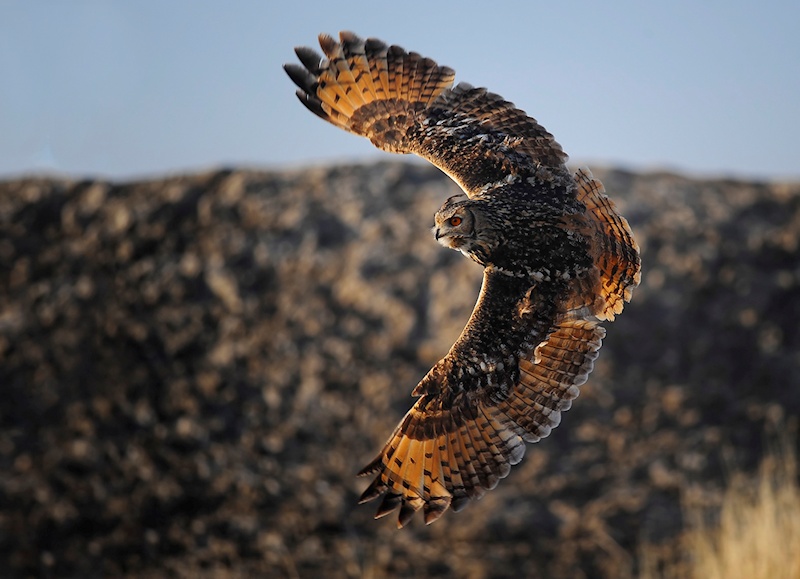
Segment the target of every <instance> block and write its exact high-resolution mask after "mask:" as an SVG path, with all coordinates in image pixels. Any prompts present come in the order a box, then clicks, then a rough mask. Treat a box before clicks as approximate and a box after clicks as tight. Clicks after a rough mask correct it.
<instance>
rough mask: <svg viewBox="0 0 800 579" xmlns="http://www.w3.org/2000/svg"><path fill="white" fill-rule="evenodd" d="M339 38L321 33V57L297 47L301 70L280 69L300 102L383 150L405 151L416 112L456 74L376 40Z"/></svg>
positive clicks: (348, 35)
mask: <svg viewBox="0 0 800 579" xmlns="http://www.w3.org/2000/svg"><path fill="white" fill-rule="evenodd" d="M339 39H340V41H339V42H336V41H335V40H334V39H333V38H332V37H331V36H328V35H327V34H321V35H320V37H319V44H320V46H321V47H322V50H323V52H324V53H325V57H323V56H322V55H320V54H318V53H317V52H316V51H314V50H312V49H311V48H308V47H298V48H296V49H295V52H296V53H297V56H298V58H299V59H300V61H301V62H302V63H303V66H299V65H296V64H286V65H284V70H286V72H287V74H288V75H289V77H290V78H291V79H292V81H293V82H294V83H295V84H296V85H297V86H298V87H299V88H300V90H298V91H297V96H298V98H299V99H300V102H302V103H303V104H304V105H305V106H306V107H307V108H308V109H309V110H310V111H311V112H313V113H314V114H316V115H318V116H319V117H321V118H323V119H325V120H326V121H328V122H330V123H333V124H334V125H336V126H338V127H340V128H342V129H344V130H346V131H349V132H351V133H355V134H357V135H361V136H364V137H367V138H369V139H370V140H371V141H372V142H373V144H375V146H377V147H379V148H381V149H384V150H387V151H390V152H396V153H404V152H408V150H409V149H408V145H407V143H405V142H404V139H405V129H406V128H407V127H409V126H411V125H412V118H413V116H414V115H415V112H416V111H419V110H422V109H424V108H425V107H427V106H429V105H430V103H432V102H433V101H434V100H435V99H436V98H437V97H438V96H439V95H440V94H441V93H442V92H443V91H445V90H447V89H448V88H449V87H451V86H452V84H453V80H454V78H455V72H454V71H453V69H451V68H448V67H446V66H439V65H437V64H436V63H435V62H434V61H433V60H431V59H429V58H423V57H422V56H420V55H419V54H417V53H415V52H406V51H405V50H403V49H402V48H400V47H399V46H387V45H386V44H384V43H383V42H381V41H380V40H377V39H374V38H370V39H367V40H362V39H361V38H359V37H358V36H356V35H355V34H353V33H352V32H340V33H339Z"/></svg>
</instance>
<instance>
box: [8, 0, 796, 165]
mask: <svg viewBox="0 0 800 579" xmlns="http://www.w3.org/2000/svg"><path fill="white" fill-rule="evenodd" d="M489 5H490V3H489V2H486V1H481V2H473V1H469V0H463V1H460V2H438V3H435V2H432V1H427V2H420V1H417V0H403V1H398V2H383V3H382V2H376V1H374V0H373V1H372V2H357V1H349V2H340V3H338V4H337V3H336V2H331V1H328V2H321V1H318V0H305V1H303V2H293V3H284V2H270V1H267V0H262V1H258V2H256V1H229V2H222V1H218V2H206V1H202V0H192V1H183V0H173V1H169V2H164V1H152V0H137V1H114V0H105V1H99V0H98V1H78V0H75V1H68V0H61V1H56V0H49V1H43V0H0V177H9V176H15V175H19V174H23V173H32V172H42V171H44V172H57V173H67V174H71V175H75V176H87V175H93V176H104V177H110V178H115V179H129V178H136V177H145V176H153V175H163V174H166V173H174V172H185V171H195V170H205V169H209V168H213V167H219V166H246V167H254V168H267V169H273V168H280V167H297V166H300V165H303V164H306V163H315V164H318V163H326V164H329V163H335V162H340V161H353V160H365V161H369V160H375V159H379V158H384V159H385V158H389V155H388V154H387V153H382V152H379V151H377V150H375V149H373V147H372V145H370V144H369V142H368V141H366V140H365V139H359V138H357V137H355V136H353V135H348V134H346V133H344V132H343V131H340V130H338V129H336V128H334V127H333V126H331V125H328V124H327V123H324V122H322V121H320V120H319V119H317V118H315V117H314V116H313V115H311V114H309V113H308V112H307V111H306V110H305V109H304V108H303V107H302V106H301V105H300V104H299V103H298V102H297V100H296V98H295V96H294V86H293V85H292V84H291V82H290V81H289V79H288V78H287V77H286V76H285V74H284V73H283V71H282V70H281V64H282V63H284V62H287V61H294V54H293V52H292V48H293V47H294V46H296V45H298V44H308V45H316V36H317V34H318V33H319V32H329V33H336V32H337V31H339V30H342V29H349V30H353V31H354V32H356V33H357V34H359V35H361V36H375V37H379V38H382V39H383V40H385V41H387V42H389V43H393V44H399V45H401V46H403V47H404V48H406V49H408V50H414V51H417V52H420V53H421V54H423V55H424V56H430V57H432V58H434V59H435V60H437V61H438V62H440V63H441V64H446V65H449V66H451V67H453V68H454V69H455V70H456V73H457V74H456V80H457V81H460V80H463V81H467V82H470V83H471V84H473V85H476V86H486V87H488V88H489V89H490V90H492V91H494V92H497V93H499V94H501V95H502V96H503V97H505V98H506V99H508V100H511V101H513V102H514V103H516V105H517V106H519V107H520V108H522V109H524V110H526V111H527V112H528V113H529V114H530V115H532V116H534V117H535V118H537V119H538V120H539V121H540V122H541V123H542V124H543V125H544V126H545V127H546V128H547V129H548V130H550V131H551V132H552V133H553V134H554V135H555V136H556V139H557V140H558V141H559V142H560V143H561V144H562V146H563V147H564V149H565V150H566V151H567V152H568V153H569V154H570V156H571V158H572V160H573V161H575V162H582V163H583V162H587V163H594V164H605V165H608V164H612V165H622V166H625V167H629V168H633V169H653V168H666V169H672V170H678V171H684V172H688V173H692V174H700V175H720V174H724V175H732V176H744V177H758V178H772V179H780V178H800V145H798V135H800V34H798V32H797V26H798V23H800V2H797V0H792V1H788V0H786V1H770V0H766V1H762V2H754V1H753V2H744V1H739V0H728V1H715V0H712V1H708V2H703V3H701V2H683V1H671V2H658V3H656V2H644V1H638V2H633V1H631V2H572V1H568V0H567V1H563V2H554V1H552V0H549V1H547V2H540V1H537V0H531V1H527V2H502V1H498V2H494V3H491V6H492V7H491V8H489V7H488V6H489ZM378 6H386V7H385V8H378Z"/></svg>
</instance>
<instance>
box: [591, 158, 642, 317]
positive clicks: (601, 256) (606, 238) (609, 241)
mask: <svg viewBox="0 0 800 579" xmlns="http://www.w3.org/2000/svg"><path fill="white" fill-rule="evenodd" d="M575 181H576V183H577V185H578V191H577V195H578V199H579V200H580V201H581V202H583V204H584V205H586V211H587V214H588V215H589V216H590V222H589V223H588V227H587V229H588V230H587V231H585V233H586V234H587V238H588V239H590V240H592V241H593V244H592V247H591V251H592V253H593V254H594V255H593V257H594V260H595V265H596V266H597V268H598V269H599V272H600V282H601V284H600V285H601V287H600V295H601V298H602V300H601V304H600V305H599V306H598V307H595V310H596V311H594V312H592V313H594V314H595V315H596V316H597V317H598V318H599V319H601V320H609V321H611V320H613V319H614V316H616V315H617V314H619V313H621V312H622V309H623V307H624V305H625V302H629V301H631V295H632V293H633V289H634V288H635V287H636V286H638V285H639V282H640V281H641V260H640V258H639V246H638V244H637V243H636V240H635V239H634V238H633V233H632V232H631V228H630V225H628V221H627V220H626V219H625V218H624V217H623V216H622V215H620V214H619V212H618V211H617V208H616V206H615V205H614V202H613V201H612V200H611V199H609V198H608V196H606V194H605V188H604V187H603V184H602V183H601V182H600V181H598V180H597V179H594V178H593V177H592V172H591V171H589V169H586V168H582V169H579V170H578V171H577V172H576V173H575Z"/></svg>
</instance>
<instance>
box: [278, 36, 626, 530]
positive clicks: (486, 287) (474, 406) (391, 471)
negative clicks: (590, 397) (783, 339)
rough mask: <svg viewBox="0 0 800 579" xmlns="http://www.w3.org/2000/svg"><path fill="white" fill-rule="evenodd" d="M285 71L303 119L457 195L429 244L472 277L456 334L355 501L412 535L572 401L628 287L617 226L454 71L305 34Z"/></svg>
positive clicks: (498, 474) (505, 108) (616, 218)
mask: <svg viewBox="0 0 800 579" xmlns="http://www.w3.org/2000/svg"><path fill="white" fill-rule="evenodd" d="M319 43H320V47H321V49H322V52H323V54H319V53H318V52H316V51H315V50H313V49H311V48H306V47H301V48H297V49H295V52H296V54H297V56H298V58H299V60H300V63H301V64H300V65H297V64H287V65H285V67H284V68H285V70H286V72H287V74H288V75H289V77H290V78H291V79H292V81H293V82H294V83H295V84H296V85H297V86H298V89H299V90H298V91H297V96H298V98H299V99H300V101H301V102H302V103H303V104H304V105H305V106H306V107H307V108H308V109H309V110H310V111H311V112H313V113H314V114H315V115H317V116H319V117H321V118H322V119H324V120H326V121H328V122H330V123H331V124H333V125H335V126H337V127H339V128H341V129H344V130H346V131H348V132H351V133H354V134H356V135H360V136H363V137H366V138H368V139H370V141H372V143H373V144H375V145H376V146H377V147H379V148H381V149H383V150H386V151H390V152H395V153H413V154H417V155H419V156H421V157H423V158H425V159H427V160H429V161H430V162H431V163H433V164H434V165H436V166H437V167H439V168H440V169H442V170H443V171H444V172H445V173H447V174H448V175H449V176H450V177H451V178H452V179H453V180H454V181H455V182H456V183H458V184H459V186H461V188H462V189H463V190H464V192H465V193H466V196H456V197H452V198H450V199H448V200H447V201H446V202H445V203H444V205H443V206H442V207H441V208H440V210H439V211H438V212H437V213H436V215H435V216H434V222H435V225H434V232H435V237H436V239H437V240H438V241H439V242H440V243H442V245H445V246H446V247H449V248H452V249H457V250H459V251H461V252H462V253H464V254H465V255H467V256H468V257H470V258H472V259H473V260H474V261H476V262H478V263H480V264H481V265H483V266H484V282H483V286H482V288H481V293H480V295H479V297H478V301H477V303H476V305H475V308H474V310H473V312H472V315H471V317H470V319H469V321H468V322H467V324H466V326H465V328H464V330H463V332H462V333H461V336H459V338H458V339H457V340H456V342H455V343H454V344H453V346H452V347H451V349H450V351H449V352H448V353H447V354H446V355H445V356H444V357H443V358H442V359H441V360H440V361H439V362H438V363H437V364H435V365H434V366H433V368H431V370H430V371H429V372H428V373H427V374H426V376H425V377H423V379H422V380H421V381H420V382H419V384H418V385H417V386H416V388H415V389H414V391H413V392H412V394H413V395H414V396H417V397H418V399H417V401H416V403H415V404H414V405H413V407H412V408H411V409H410V410H409V411H408V413H407V414H406V415H405V417H404V418H403V420H402V421H401V422H400V423H399V424H398V426H397V428H396V429H395V431H394V432H393V434H392V435H391V436H390V437H389V440H388V441H387V442H386V444H385V445H384V447H383V449H382V450H381V452H380V453H379V454H378V456H376V457H375V459H374V460H372V462H370V463H369V464H368V465H367V466H366V467H365V468H364V469H363V470H362V471H361V473H360V474H362V475H371V476H372V477H373V479H372V482H371V483H370V484H369V485H368V486H367V488H366V489H365V491H364V493H363V495H362V496H361V502H366V501H372V500H378V499H380V502H379V505H378V509H377V512H376V518H378V517H383V516H386V515H388V514H389V513H392V512H394V511H399V513H398V519H397V524H398V526H399V527H402V526H404V525H406V524H407V523H408V522H409V521H410V520H411V519H412V518H413V516H414V514H415V513H416V512H418V511H422V512H423V515H424V520H425V522H426V523H431V522H433V521H435V520H437V519H438V518H439V517H441V516H442V514H443V513H445V512H446V511H447V510H448V509H450V510H453V511H459V510H461V509H463V508H464V507H465V506H466V505H467V504H468V503H469V502H470V501H471V500H474V499H480V498H481V497H482V496H483V495H484V494H485V492H486V491H488V490H491V489H493V488H494V487H495V486H496V485H497V484H498V482H499V480H500V479H502V478H504V477H506V476H507V475H508V474H509V472H510V471H511V467H512V466H513V465H515V464H517V463H519V462H520V461H521V460H522V458H523V456H524V454H525V448H526V443H530V442H537V441H539V440H541V439H542V438H545V437H547V436H548V435H549V434H550V433H551V432H552V429H553V428H556V427H557V426H558V425H559V424H560V422H561V415H562V413H563V412H565V411H566V410H568V409H569V408H570V406H571V405H572V401H573V400H574V399H575V398H576V397H577V396H578V394H579V392H580V387H581V385H583V384H584V383H585V382H586V380H587V378H588V376H589V374H590V372H591V371H592V368H593V366H594V362H595V359H596V358H597V355H598V352H599V350H600V346H601V344H602V340H603V337H604V336H605V330H604V329H603V328H602V327H601V326H600V325H599V324H600V321H604V320H608V321H611V320H613V319H614V317H615V316H616V315H618V314H619V313H620V312H621V311H622V309H623V305H624V303H625V302H627V301H629V300H630V299H631V294H632V290H633V289H634V288H635V287H636V285H638V283H639V281H640V275H641V274H640V270H641V263H640V259H639V248H638V246H637V244H636V241H635V240H634V238H633V234H632V232H631V229H630V227H629V225H628V222H627V221H626V220H625V218H624V217H622V216H621V215H620V214H619V212H618V211H617V209H616V207H615V206H614V203H613V202H612V201H611V200H610V199H609V198H608V197H607V196H606V194H605V190H604V188H603V185H602V184H601V183H600V182H599V181H598V180H596V179H594V178H593V177H592V174H591V172H589V170H588V169H581V170H579V171H578V172H577V173H576V174H575V175H572V174H570V173H569V172H568V171H567V168H566V165H565V163H566V161H567V155H566V154H565V153H564V151H563V150H562V149H561V147H560V145H559V144H558V143H557V142H556V141H555V140H554V139H553V136H552V135H551V134H550V133H548V132H547V131H546V130H545V129H544V128H543V127H542V126H541V125H540V124H539V123H538V122H537V121H536V120H535V119H533V118H532V117H530V116H528V115H527V114H526V113H525V112H524V111H522V110H520V109H518V108H516V107H515V106H514V105H513V104H512V103H510V102H508V101H506V100H504V99H503V98H502V97H500V96H499V95H496V94H494V93H491V92H489V91H488V90H486V89H485V88H475V87H473V86H471V85H469V84H467V83H463V82H462V83H459V84H458V85H455V86H453V82H454V79H455V73H454V71H453V70H452V69H451V68H449V67H446V66H440V65H438V64H437V63H436V62H434V61H433V60H431V59H429V58H425V57H422V56H420V55H419V54H417V53H415V52H407V51H405V50H404V49H403V48H400V47H398V46H394V45H391V46H390V45H387V44H385V43H384V42H382V41H380V40H377V39H367V40H362V39H361V38H359V37H358V36H356V35H355V34H353V33H350V32H342V33H340V35H339V40H338V41H336V40H335V39H334V38H332V37H330V36H328V35H320V37H319Z"/></svg>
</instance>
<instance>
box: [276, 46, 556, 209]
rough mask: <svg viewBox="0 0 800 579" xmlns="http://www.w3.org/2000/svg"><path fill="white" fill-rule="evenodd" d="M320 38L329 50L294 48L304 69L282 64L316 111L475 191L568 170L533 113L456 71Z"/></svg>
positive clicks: (396, 50) (391, 50)
mask: <svg viewBox="0 0 800 579" xmlns="http://www.w3.org/2000/svg"><path fill="white" fill-rule="evenodd" d="M339 38H340V42H336V41H335V40H334V39H333V38H331V37H330V36H328V35H320V37H319V42H320V46H321V47H322V50H323V52H324V53H325V56H324V57H323V56H322V55H320V54H318V53H316V52H315V51H314V50H312V49H310V48H307V47H301V48H297V49H296V53H297V55H298V57H299V58H300V61H301V62H302V64H303V66H299V65H295V64H287V65H285V66H284V68H285V70H286V72H287V73H288V74H289V76H290V77H291V79H292V80H293V81H294V82H295V84H296V85H297V86H298V87H300V90H299V91H297V95H298V97H299V98H300V100H301V102H302V103H303V104H304V105H306V107H308V108H309V109H310V110H311V111H312V112H313V113H315V114H316V115H318V116H320V117H322V118H323V119H325V120H326V121H329V122H331V123H333V124H334V125H336V126H338V127H341V128H343V129H345V130H346V131H349V132H351V133H355V134H357V135H361V136H364V137H367V138H368V139H370V141H372V143H373V144H374V145H375V146H376V147H379V148H381V149H384V150H386V151H390V152H395V153H415V154H417V155H419V156H421V157H423V158H425V159H427V160H429V161H430V162H431V163H433V164H434V165H436V166H437V167H439V168H440V169H442V170H443V171H444V172H445V173H447V174H448V175H450V177H451V178H453V180H455V181H456V182H457V183H458V184H459V185H460V186H461V188H462V189H464V191H465V192H466V193H467V194H468V195H470V196H475V195H477V194H479V192H480V191H481V189H482V188H484V187H485V186H486V185H488V184H491V183H496V182H500V181H501V180H502V179H504V178H505V177H507V176H508V175H509V174H519V173H525V172H528V173H537V174H539V175H548V174H552V173H559V174H565V173H566V167H565V162H566V160H567V155H566V154H565V153H564V151H563V150H562V149H561V147H560V145H559V144H558V143H556V141H555V140H554V139H553V136H552V135H551V134H550V133H548V132H547V131H546V130H545V129H544V128H543V127H542V126H541V125H539V123H537V122H536V120H535V119H533V118H531V117H529V116H528V115H526V114H525V113H524V112H523V111H521V110H519V109H517V108H516V107H514V105H513V104H511V103H510V102H507V101H505V100H503V98H502V97H500V96H499V95H496V94H493V93H491V92H488V91H487V90H486V89H484V88H473V87H472V86H470V85H469V84H466V83H461V84H459V85H458V86H456V87H452V83H453V79H454V78H455V72H454V71H453V70H452V69H451V68H448V67H446V66H439V65H438V64H436V62H434V61H433V60H431V59H429V58H423V57H422V56H420V55H419V54H417V53H415V52H406V51H405V50H403V49H402V48H400V47H399V46H387V45H386V44H384V43H383V42H381V41H380V40H376V39H372V38H371V39H368V40H366V41H365V40H362V39H360V38H359V37H357V36H356V35H354V34H352V33H350V32H341V33H340V34H339Z"/></svg>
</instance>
